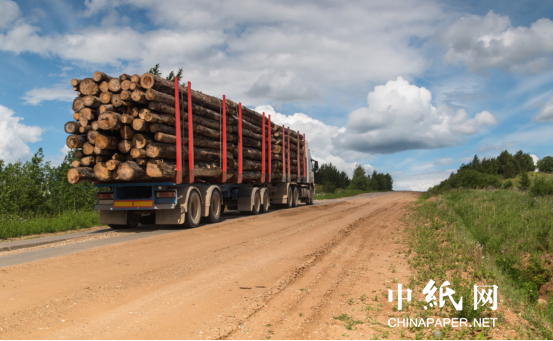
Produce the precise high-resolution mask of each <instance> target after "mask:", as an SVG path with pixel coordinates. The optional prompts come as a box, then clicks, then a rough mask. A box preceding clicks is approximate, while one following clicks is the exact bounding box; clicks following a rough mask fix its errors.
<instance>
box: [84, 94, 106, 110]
mask: <svg viewBox="0 0 553 341" xmlns="http://www.w3.org/2000/svg"><path fill="white" fill-rule="evenodd" d="M83 103H84V105H85V106H87V107H89V108H94V109H96V108H98V107H99V106H100V105H102V101H100V99H99V98H98V97H96V96H85V97H83Z"/></svg>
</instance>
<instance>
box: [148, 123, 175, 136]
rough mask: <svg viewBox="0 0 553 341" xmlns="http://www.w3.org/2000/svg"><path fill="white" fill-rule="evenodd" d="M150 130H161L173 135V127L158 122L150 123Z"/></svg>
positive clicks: (155, 131)
mask: <svg viewBox="0 0 553 341" xmlns="http://www.w3.org/2000/svg"><path fill="white" fill-rule="evenodd" d="M150 131H151V132H152V133H157V132H161V133H165V134H170V135H175V127H171V126H166V125H163V124H159V123H153V124H150Z"/></svg>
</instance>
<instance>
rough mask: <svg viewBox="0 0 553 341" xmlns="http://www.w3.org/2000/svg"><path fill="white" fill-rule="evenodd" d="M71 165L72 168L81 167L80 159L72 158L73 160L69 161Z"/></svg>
mask: <svg viewBox="0 0 553 341" xmlns="http://www.w3.org/2000/svg"><path fill="white" fill-rule="evenodd" d="M71 167H73V168H78V167H81V161H79V160H73V161H72V162H71Z"/></svg>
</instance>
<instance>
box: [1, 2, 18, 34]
mask: <svg viewBox="0 0 553 341" xmlns="http://www.w3.org/2000/svg"><path fill="white" fill-rule="evenodd" d="M0 8H1V9H2V10H0V30H3V29H6V28H8V27H10V26H11V24H12V23H13V22H14V21H15V20H16V19H17V18H19V16H20V15H21V11H20V10H19V6H17V4H16V3H15V2H13V1H10V0H0Z"/></svg>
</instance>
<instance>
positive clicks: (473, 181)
mask: <svg viewBox="0 0 553 341" xmlns="http://www.w3.org/2000/svg"><path fill="white" fill-rule="evenodd" d="M488 187H493V188H501V187H502V186H501V180H500V178H499V177H498V176H497V175H490V174H484V173H480V172H478V171H476V170H474V169H470V168H464V169H461V170H459V171H458V172H457V173H451V175H450V176H449V178H448V179H446V180H444V181H442V182H441V183H440V184H439V185H436V186H434V187H432V188H431V189H429V191H430V192H433V193H436V192H438V193H440V192H445V191H448V190H450V189H453V188H471V189H477V188H488Z"/></svg>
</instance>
